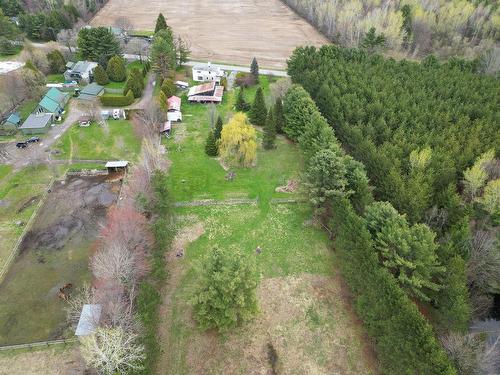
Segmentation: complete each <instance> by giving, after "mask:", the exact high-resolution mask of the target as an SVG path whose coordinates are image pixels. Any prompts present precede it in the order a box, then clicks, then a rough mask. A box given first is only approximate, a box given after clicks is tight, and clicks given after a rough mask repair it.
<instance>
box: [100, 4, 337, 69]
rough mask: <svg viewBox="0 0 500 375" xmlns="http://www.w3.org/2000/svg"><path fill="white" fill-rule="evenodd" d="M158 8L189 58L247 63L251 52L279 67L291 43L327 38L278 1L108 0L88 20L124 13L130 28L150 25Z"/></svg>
mask: <svg viewBox="0 0 500 375" xmlns="http://www.w3.org/2000/svg"><path fill="white" fill-rule="evenodd" d="M160 12H162V13H163V14H164V15H165V17H166V18H167V23H168V24H169V25H170V26H171V27H172V28H173V30H174V32H175V34H177V35H180V36H181V37H182V38H184V39H186V40H187V41H188V42H189V44H190V48H191V51H192V54H191V58H193V59H202V60H211V61H213V62H230V63H235V64H243V65H248V64H250V61H251V59H252V58H253V57H254V56H255V57H257V60H258V61H259V63H260V65H261V66H263V67H269V68H284V67H285V66H286V59H287V58H288V57H289V56H290V54H291V52H292V51H293V50H294V49H295V47H297V46H301V45H306V44H312V45H317V46H318V45H322V44H325V43H328V41H327V39H326V38H325V37H324V36H323V35H321V34H320V33H319V32H318V31H316V30H315V29H314V28H313V27H312V26H311V25H309V24H308V23H307V22H306V21H305V20H303V19H302V18H300V17H299V16H297V15H296V14H295V13H293V12H292V11H291V10H290V9H289V8H288V7H287V6H285V5H284V4H283V3H282V2H281V1H279V0H204V1H201V0H169V1H165V0H149V1H148V2H147V6H145V4H144V1H143V0H110V1H109V2H108V3H107V4H106V6H104V8H102V9H101V11H99V13H98V14H97V15H96V16H95V17H94V19H93V20H92V21H91V24H92V25H93V26H112V25H113V24H114V21H115V20H116V19H117V18H118V17H127V18H129V20H130V21H131V23H132V24H133V26H134V29H136V30H154V26H155V22H156V18H157V16H158V13H160Z"/></svg>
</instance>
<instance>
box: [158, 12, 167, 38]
mask: <svg viewBox="0 0 500 375" xmlns="http://www.w3.org/2000/svg"><path fill="white" fill-rule="evenodd" d="M167 27H168V26H167V21H166V20H165V17H164V16H163V14H162V13H160V14H159V15H158V18H157V19H156V27H155V34H156V33H157V32H158V31H160V30H167Z"/></svg>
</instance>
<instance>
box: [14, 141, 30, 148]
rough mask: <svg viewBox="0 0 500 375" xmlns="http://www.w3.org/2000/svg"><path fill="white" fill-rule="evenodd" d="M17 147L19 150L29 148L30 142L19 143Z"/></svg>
mask: <svg viewBox="0 0 500 375" xmlns="http://www.w3.org/2000/svg"><path fill="white" fill-rule="evenodd" d="M16 147H17V148H26V147H28V142H17V143H16Z"/></svg>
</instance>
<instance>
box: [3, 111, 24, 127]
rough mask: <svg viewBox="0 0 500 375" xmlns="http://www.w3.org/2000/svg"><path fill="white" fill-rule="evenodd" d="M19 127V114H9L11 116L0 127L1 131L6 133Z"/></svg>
mask: <svg viewBox="0 0 500 375" xmlns="http://www.w3.org/2000/svg"><path fill="white" fill-rule="evenodd" d="M19 125H21V116H20V115H19V113H17V112H15V113H11V115H10V116H9V117H8V118H7V120H5V121H4V123H3V124H2V125H0V129H1V130H6V131H9V132H10V131H15V130H17V128H18V127H19Z"/></svg>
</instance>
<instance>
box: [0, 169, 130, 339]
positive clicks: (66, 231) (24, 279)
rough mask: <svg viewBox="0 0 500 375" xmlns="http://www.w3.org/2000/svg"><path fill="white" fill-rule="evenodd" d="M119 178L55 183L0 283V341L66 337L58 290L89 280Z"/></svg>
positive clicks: (97, 177)
mask: <svg viewBox="0 0 500 375" xmlns="http://www.w3.org/2000/svg"><path fill="white" fill-rule="evenodd" d="M120 185H121V182H120V181H119V180H114V181H110V180H108V176H94V177H70V178H68V179H67V180H66V181H59V182H56V183H55V184H54V186H53V188H52V191H51V192H50V193H49V194H48V197H47V200H46V202H45V204H44V206H43V207H42V208H41V210H40V212H39V213H38V216H37V218H36V219H35V223H34V225H33V228H32V229H31V230H30V231H29V232H28V233H27V234H26V237H25V238H24V240H23V242H22V244H21V247H20V251H19V255H18V258H17V260H16V261H15V263H14V264H13V265H12V267H11V269H10V271H9V273H8V274H7V277H6V278H5V280H4V282H3V283H2V284H0V345H2V344H16V343H23V342H32V341H41V340H48V339H56V338H60V337H67V336H68V335H71V329H70V327H69V326H68V324H67V322H66V313H65V311H64V307H65V303H66V302H64V301H63V300H61V299H60V298H58V292H59V288H61V287H62V286H63V285H65V284H67V283H71V284H73V290H75V289H77V288H79V287H81V286H82V284H83V282H85V281H87V280H89V271H88V259H89V255H90V253H91V248H92V244H93V242H94V241H95V239H96V238H97V236H98V233H99V230H100V228H101V226H102V225H103V223H104V220H105V217H106V212H107V209H108V208H109V207H110V206H111V205H113V204H114V203H115V202H116V199H117V196H118V192H119V189H120Z"/></svg>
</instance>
